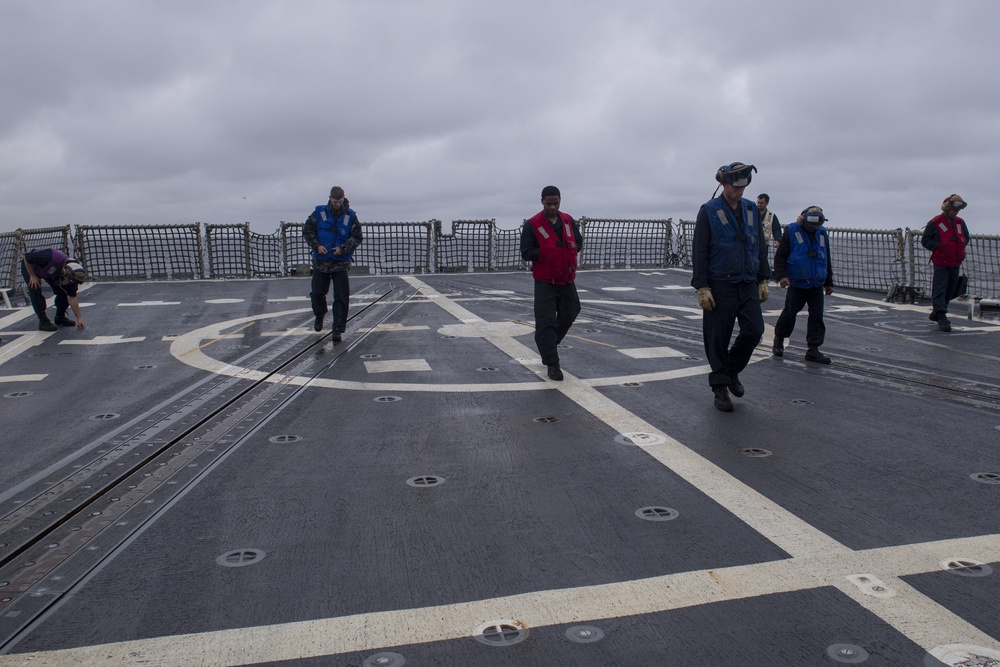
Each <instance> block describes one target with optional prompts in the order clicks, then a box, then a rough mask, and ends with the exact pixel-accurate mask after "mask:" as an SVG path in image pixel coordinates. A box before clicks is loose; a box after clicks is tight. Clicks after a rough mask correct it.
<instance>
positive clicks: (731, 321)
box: [701, 282, 764, 387]
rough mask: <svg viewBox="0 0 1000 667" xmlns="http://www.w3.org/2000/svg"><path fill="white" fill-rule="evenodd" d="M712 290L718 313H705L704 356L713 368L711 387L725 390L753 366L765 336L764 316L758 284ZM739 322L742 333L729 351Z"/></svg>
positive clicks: (719, 285) (721, 285) (725, 285)
mask: <svg viewBox="0 0 1000 667" xmlns="http://www.w3.org/2000/svg"><path fill="white" fill-rule="evenodd" d="M709 287H711V288H712V297H713V298H714V299H715V309H714V310H706V311H704V312H703V315H702V320H701V328H702V334H703V336H704V338H705V356H707V357H708V363H709V365H710V366H711V367H712V372H711V373H709V374H708V384H710V385H712V386H713V387H722V386H726V385H728V384H729V378H730V377H732V376H733V375H736V374H738V373H739V372H740V371H742V370H743V369H744V368H746V367H747V364H748V363H750V355H752V354H753V351H754V350H755V349H756V348H757V343H759V342H760V339H761V338H762V337H763V336H764V315H763V314H762V313H761V310H760V296H759V295H758V293H757V284H756V283H754V282H748V283H716V282H712V283H710V284H709ZM737 322H739V324H740V333H739V335H737V336H736V340H735V341H733V344H732V347H730V346H729V341H730V340H731V339H732V336H733V328H734V327H735V326H736V323H737Z"/></svg>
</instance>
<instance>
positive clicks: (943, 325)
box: [938, 315, 951, 331]
mask: <svg viewBox="0 0 1000 667" xmlns="http://www.w3.org/2000/svg"><path fill="white" fill-rule="evenodd" d="M938 331H951V320H949V319H948V317H947V316H945V315H942V316H941V317H940V318H938Z"/></svg>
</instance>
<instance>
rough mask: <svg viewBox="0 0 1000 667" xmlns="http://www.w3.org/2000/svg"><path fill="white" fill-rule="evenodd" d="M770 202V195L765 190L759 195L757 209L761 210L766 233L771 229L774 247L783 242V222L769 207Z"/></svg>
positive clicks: (761, 218)
mask: <svg viewBox="0 0 1000 667" xmlns="http://www.w3.org/2000/svg"><path fill="white" fill-rule="evenodd" d="M770 203H771V196H770V195H768V194H766V193H764V192H762V193H760V194H759V195H757V210H758V211H760V222H761V224H762V225H764V234H767V233H768V232H769V231H770V234H771V240H772V241H773V242H774V247H775V248H777V247H778V244H779V243H781V223H780V222H778V216H776V215H775V214H774V211H771V210H769V209H768V208H767V207H768V205H769V204H770Z"/></svg>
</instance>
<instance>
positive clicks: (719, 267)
mask: <svg viewBox="0 0 1000 667" xmlns="http://www.w3.org/2000/svg"><path fill="white" fill-rule="evenodd" d="M740 206H741V207H742V209H743V222H742V223H740V221H739V220H738V219H737V218H736V215H735V214H734V213H733V211H732V209H731V208H729V204H727V203H726V202H725V200H724V199H723V198H722V197H716V198H715V199H712V200H710V201H708V202H706V203H705V211H706V212H707V213H708V221H709V223H710V224H711V225H712V243H711V247H710V248H709V251H708V278H709V280H715V281H718V282H724V283H743V282H757V272H758V270H759V269H760V255H759V251H760V245H759V244H760V237H759V230H760V213H759V212H758V210H757V205H756V204H755V203H753V202H752V201H750V200H749V199H741V200H740Z"/></svg>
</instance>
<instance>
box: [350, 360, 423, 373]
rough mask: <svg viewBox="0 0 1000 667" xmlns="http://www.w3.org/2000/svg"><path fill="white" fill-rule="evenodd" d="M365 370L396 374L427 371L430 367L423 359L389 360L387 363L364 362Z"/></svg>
mask: <svg viewBox="0 0 1000 667" xmlns="http://www.w3.org/2000/svg"><path fill="white" fill-rule="evenodd" d="M365 370H367V371H368V372H369V373H396V372H401V371H402V372H411V371H429V370H431V367H430V364H428V363H427V361H426V360H424V359H390V360H387V361H366V362H365Z"/></svg>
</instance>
